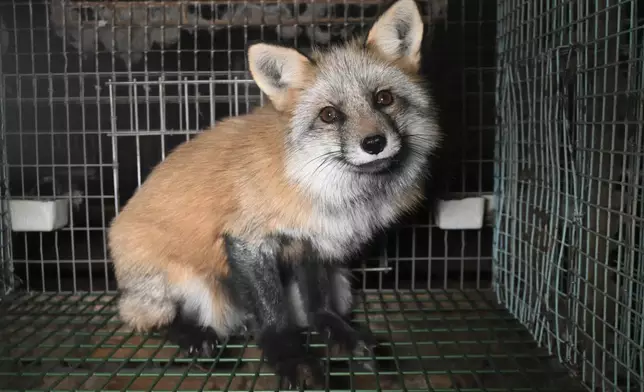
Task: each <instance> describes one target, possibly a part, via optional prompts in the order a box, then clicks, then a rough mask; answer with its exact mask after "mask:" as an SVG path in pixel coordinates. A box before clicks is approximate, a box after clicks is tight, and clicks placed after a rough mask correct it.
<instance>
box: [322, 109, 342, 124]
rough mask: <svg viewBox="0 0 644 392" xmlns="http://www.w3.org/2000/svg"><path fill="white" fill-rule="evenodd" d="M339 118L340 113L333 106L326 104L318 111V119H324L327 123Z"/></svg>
mask: <svg viewBox="0 0 644 392" xmlns="http://www.w3.org/2000/svg"><path fill="white" fill-rule="evenodd" d="M339 118H340V113H338V111H337V110H336V109H335V108H334V107H333V106H327V107H325V108H324V109H322V111H320V120H322V121H324V122H325V123H327V124H332V123H334V122H336V121H338V119H339Z"/></svg>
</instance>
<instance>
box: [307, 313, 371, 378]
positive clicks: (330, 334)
mask: <svg viewBox="0 0 644 392" xmlns="http://www.w3.org/2000/svg"><path fill="white" fill-rule="evenodd" d="M313 327H314V328H315V330H316V331H317V332H318V333H320V334H321V335H322V336H323V337H324V338H325V339H326V340H327V343H328V344H329V345H339V346H340V348H341V349H344V350H347V351H348V352H350V353H351V354H352V355H353V356H354V357H357V358H355V359H356V360H357V362H358V365H360V366H361V367H363V368H365V369H366V370H368V371H375V370H376V362H375V361H374V360H373V349H374V348H375V346H376V345H377V341H376V339H375V338H374V337H373V335H372V334H371V333H370V332H368V331H359V330H356V329H354V328H353V327H352V326H351V325H349V324H348V323H347V322H346V321H344V320H343V319H342V318H341V317H340V316H337V315H336V314H334V313H331V312H327V311H321V312H318V313H316V314H315V316H314V319H313Z"/></svg>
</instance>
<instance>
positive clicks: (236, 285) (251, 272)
mask: <svg viewBox="0 0 644 392" xmlns="http://www.w3.org/2000/svg"><path fill="white" fill-rule="evenodd" d="M225 242H226V251H227V254H228V262H229V264H230V268H231V277H230V280H229V282H227V283H228V287H229V288H230V291H231V294H233V296H234V298H235V300H236V302H237V304H238V306H240V307H243V308H244V309H246V310H247V311H248V312H249V313H250V314H252V316H253V318H254V320H253V321H254V322H255V323H256V324H257V327H258V328H259V329H263V328H265V327H267V326H276V327H277V328H278V329H282V328H284V327H286V326H287V325H288V324H289V320H290V318H291V317H290V312H289V306H288V303H287V300H286V296H285V295H284V290H283V288H282V283H281V280H280V274H279V270H278V255H279V249H280V245H281V244H280V241H279V239H278V238H275V237H267V238H265V239H264V240H263V241H262V242H261V243H259V244H251V243H248V242H246V241H244V240H242V239H240V238H237V237H233V236H226V237H225Z"/></svg>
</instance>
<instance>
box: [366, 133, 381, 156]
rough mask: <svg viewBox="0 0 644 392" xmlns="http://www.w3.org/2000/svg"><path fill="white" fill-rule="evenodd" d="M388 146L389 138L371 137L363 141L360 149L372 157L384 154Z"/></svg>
mask: <svg viewBox="0 0 644 392" xmlns="http://www.w3.org/2000/svg"><path fill="white" fill-rule="evenodd" d="M386 145H387V138H386V137H384V136H382V135H371V136H367V137H366V138H364V139H362V141H361V142H360V147H362V149H363V150H364V151H365V152H366V153H367V154H371V155H376V154H379V153H381V152H382V150H384V149H385V146H386Z"/></svg>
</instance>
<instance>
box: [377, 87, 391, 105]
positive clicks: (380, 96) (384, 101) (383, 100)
mask: <svg viewBox="0 0 644 392" xmlns="http://www.w3.org/2000/svg"><path fill="white" fill-rule="evenodd" d="M392 103H394V96H393V94H391V92H390V91H388V90H382V91H378V92H377V93H376V105H378V106H389V105H391V104H392Z"/></svg>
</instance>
